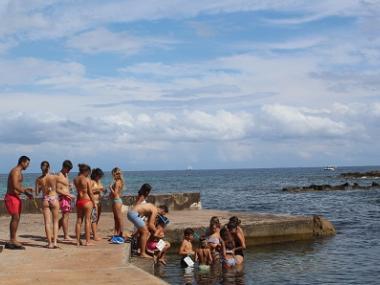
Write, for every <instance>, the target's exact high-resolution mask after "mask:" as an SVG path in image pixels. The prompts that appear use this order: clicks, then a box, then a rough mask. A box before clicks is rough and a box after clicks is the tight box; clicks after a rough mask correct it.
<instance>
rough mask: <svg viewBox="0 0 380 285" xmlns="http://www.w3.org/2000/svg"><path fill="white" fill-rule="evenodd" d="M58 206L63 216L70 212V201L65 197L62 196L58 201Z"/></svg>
mask: <svg viewBox="0 0 380 285" xmlns="http://www.w3.org/2000/svg"><path fill="white" fill-rule="evenodd" d="M59 206H60V208H61V211H62V213H63V214H65V213H70V212H71V199H70V198H67V197H66V196H62V197H61V198H60V199H59Z"/></svg>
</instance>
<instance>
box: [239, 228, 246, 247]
mask: <svg viewBox="0 0 380 285" xmlns="http://www.w3.org/2000/svg"><path fill="white" fill-rule="evenodd" d="M238 229H239V230H238V232H237V237H238V239H239V240H240V244H241V248H242V249H246V244H245V236H244V233H243V230H242V229H241V228H240V227H239V228H238Z"/></svg>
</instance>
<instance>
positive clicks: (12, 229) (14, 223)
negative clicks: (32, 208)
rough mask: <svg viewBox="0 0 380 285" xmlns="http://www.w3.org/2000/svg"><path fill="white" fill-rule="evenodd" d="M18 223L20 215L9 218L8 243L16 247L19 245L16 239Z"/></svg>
mask: <svg viewBox="0 0 380 285" xmlns="http://www.w3.org/2000/svg"><path fill="white" fill-rule="evenodd" d="M19 222H20V214H14V215H12V216H11V221H10V223H9V233H10V242H11V243H12V244H16V245H21V243H19V242H18V241H17V238H16V235H17V228H18V223H19Z"/></svg>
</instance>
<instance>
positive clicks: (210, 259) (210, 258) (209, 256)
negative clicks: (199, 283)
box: [208, 250, 214, 264]
mask: <svg viewBox="0 0 380 285" xmlns="http://www.w3.org/2000/svg"><path fill="white" fill-rule="evenodd" d="M208 258H209V261H210V264H212V263H213V262H214V259H213V258H212V254H211V250H208Z"/></svg>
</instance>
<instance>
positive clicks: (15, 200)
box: [4, 194, 22, 216]
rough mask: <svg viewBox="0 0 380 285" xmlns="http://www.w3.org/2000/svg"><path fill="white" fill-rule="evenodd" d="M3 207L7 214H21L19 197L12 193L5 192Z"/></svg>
mask: <svg viewBox="0 0 380 285" xmlns="http://www.w3.org/2000/svg"><path fill="white" fill-rule="evenodd" d="M4 202H5V207H6V208H7V211H8V213H9V215H11V216H13V215H17V214H19V215H20V214H21V208H22V202H21V199H20V197H18V196H16V195H12V194H6V195H5V197H4Z"/></svg>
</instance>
